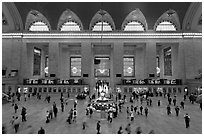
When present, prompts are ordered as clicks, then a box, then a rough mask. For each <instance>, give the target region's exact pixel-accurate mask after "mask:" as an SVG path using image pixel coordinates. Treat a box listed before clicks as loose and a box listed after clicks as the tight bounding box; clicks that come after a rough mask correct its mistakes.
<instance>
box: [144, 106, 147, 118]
mask: <svg viewBox="0 0 204 136" xmlns="http://www.w3.org/2000/svg"><path fill="white" fill-rule="evenodd" d="M144 110H145V116H146V117H147V115H148V108H147V107H145V109H144Z"/></svg>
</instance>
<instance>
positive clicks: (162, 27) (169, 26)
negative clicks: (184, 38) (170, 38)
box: [156, 21, 176, 31]
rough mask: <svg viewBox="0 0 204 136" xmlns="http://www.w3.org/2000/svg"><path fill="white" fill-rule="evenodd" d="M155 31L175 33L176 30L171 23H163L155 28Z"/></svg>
mask: <svg viewBox="0 0 204 136" xmlns="http://www.w3.org/2000/svg"><path fill="white" fill-rule="evenodd" d="M156 31H176V28H175V26H174V25H173V24H172V23H171V22H168V21H164V22H161V23H160V24H159V25H158V26H157V28H156Z"/></svg>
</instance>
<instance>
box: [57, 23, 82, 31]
mask: <svg viewBox="0 0 204 136" xmlns="http://www.w3.org/2000/svg"><path fill="white" fill-rule="evenodd" d="M80 30H81V29H80V27H79V25H78V24H77V23H76V22H74V21H68V22H66V23H64V24H63V25H62V27H61V29H60V31H80Z"/></svg>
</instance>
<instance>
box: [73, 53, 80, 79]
mask: <svg viewBox="0 0 204 136" xmlns="http://www.w3.org/2000/svg"><path fill="white" fill-rule="evenodd" d="M71 76H72V77H79V76H81V58H80V57H73V58H71Z"/></svg>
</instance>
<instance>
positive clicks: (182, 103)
mask: <svg viewBox="0 0 204 136" xmlns="http://www.w3.org/2000/svg"><path fill="white" fill-rule="evenodd" d="M180 104H181V107H182V108H183V109H184V102H183V101H181V103H180Z"/></svg>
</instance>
